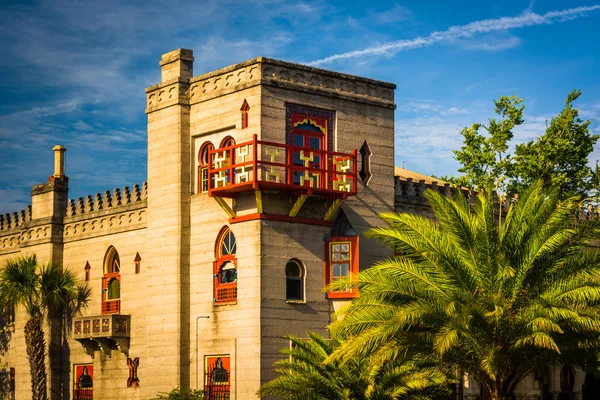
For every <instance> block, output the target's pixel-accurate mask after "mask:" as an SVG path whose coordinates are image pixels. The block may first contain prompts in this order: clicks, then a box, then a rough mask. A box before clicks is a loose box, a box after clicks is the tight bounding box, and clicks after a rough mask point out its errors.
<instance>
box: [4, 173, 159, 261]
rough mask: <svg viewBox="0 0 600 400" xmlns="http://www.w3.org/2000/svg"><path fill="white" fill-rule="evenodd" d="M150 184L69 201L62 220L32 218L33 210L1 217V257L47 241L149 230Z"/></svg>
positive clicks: (29, 207) (66, 240)
mask: <svg viewBox="0 0 600 400" xmlns="http://www.w3.org/2000/svg"><path fill="white" fill-rule="evenodd" d="M147 199H148V184H147V183H146V182H144V183H143V184H142V185H137V184H136V185H133V187H132V188H131V189H130V188H129V187H127V186H125V187H124V188H122V189H121V188H115V189H113V190H112V191H108V190H107V191H105V192H104V194H100V193H98V194H96V195H95V196H86V197H85V198H79V199H77V200H69V202H68V204H67V207H66V212H65V214H64V215H65V216H64V217H63V218H56V217H42V218H37V219H33V218H32V207H31V206H27V208H26V209H25V210H22V211H19V212H14V213H10V214H5V215H0V254H8V253H14V252H18V251H20V248H22V247H27V246H31V245H35V244H39V243H44V242H48V241H53V242H68V241H72V240H78V239H82V238H87V237H93V236H100V235H104V234H109V233H115V232H124V231H129V230H137V229H143V228H145V227H146V207H147Z"/></svg>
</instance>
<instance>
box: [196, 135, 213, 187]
mask: <svg viewBox="0 0 600 400" xmlns="http://www.w3.org/2000/svg"><path fill="white" fill-rule="evenodd" d="M213 148H214V147H213V145H212V143H211V142H205V143H204V144H203V145H202V147H200V152H199V153H198V193H206V192H208V182H209V180H208V165H209V164H210V159H209V156H208V152H209V151H211V150H213Z"/></svg>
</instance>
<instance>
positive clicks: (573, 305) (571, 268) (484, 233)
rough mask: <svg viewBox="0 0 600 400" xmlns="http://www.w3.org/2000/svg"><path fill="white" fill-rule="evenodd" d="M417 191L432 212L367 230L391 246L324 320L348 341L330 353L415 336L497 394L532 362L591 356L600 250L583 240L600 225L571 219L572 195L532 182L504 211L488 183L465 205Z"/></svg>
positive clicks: (340, 356)
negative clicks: (337, 311) (389, 254)
mask: <svg viewBox="0 0 600 400" xmlns="http://www.w3.org/2000/svg"><path fill="white" fill-rule="evenodd" d="M426 197H427V199H428V201H429V204H430V206H431V208H432V210H433V211H434V213H435V217H436V220H435V221H434V220H429V219H427V218H424V217H421V216H418V215H410V214H401V215H398V214H394V213H387V214H382V215H381V217H382V218H383V220H384V221H385V222H386V223H387V226H386V227H381V228H375V229H372V230H371V231H370V233H369V235H370V236H371V237H374V238H377V239H378V240H380V241H382V242H384V243H386V244H388V245H389V246H391V247H392V248H394V249H395V250H396V252H397V254H401V255H399V256H396V257H394V258H389V259H386V260H383V261H381V262H379V263H377V264H376V265H374V266H373V267H372V268H369V269H367V270H365V271H363V272H361V273H360V274H359V278H358V287H359V290H360V298H358V299H356V301H355V302H353V303H352V304H351V305H349V307H348V308H347V309H345V310H344V311H343V313H344V318H343V319H341V320H339V321H336V322H335V323H334V324H333V325H332V327H331V328H332V331H333V332H334V333H336V334H343V335H347V336H352V338H351V339H350V340H349V341H347V342H346V343H344V344H343V345H342V346H341V347H340V349H338V350H337V351H336V353H335V354H334V355H333V356H332V357H330V360H329V361H330V362H332V361H336V362H337V360H351V359H352V358H353V357H356V356H359V357H360V356H363V355H366V354H371V355H372V356H374V357H377V358H380V359H385V358H386V357H391V356H393V355H394V354H396V353H398V352H401V351H404V349H410V348H411V347H412V346H413V345H415V344H417V345H418V346H423V345H425V346H426V347H427V348H428V350H427V354H429V355H430V356H432V357H435V358H437V360H438V362H439V363H440V365H446V366H447V365H450V366H453V367H454V368H456V369H457V370H462V371H464V372H467V373H469V374H471V375H472V376H473V377H475V378H476V379H477V380H478V381H479V382H480V384H481V385H483V387H484V390H486V391H488V392H489V394H490V396H491V398H492V399H495V400H500V399H510V398H511V396H512V394H513V392H514V390H515V387H516V385H517V384H518V383H519V381H521V380H522V379H523V378H524V377H525V376H526V375H527V374H529V373H532V372H534V371H535V370H538V371H540V372H542V370H543V369H547V368H549V367H550V366H551V365H553V364H556V363H564V364H569V365H581V363H582V362H583V361H582V360H586V359H587V360H589V359H590V357H591V358H592V359H593V360H596V359H597V351H598V349H599V348H600V309H599V308H598V306H597V305H598V302H599V301H600V252H599V251H598V250H596V249H595V248H592V247H588V245H589V244H590V242H591V241H592V240H594V239H596V238H597V237H598V234H599V233H600V230H599V229H598V225H597V224H592V223H585V222H581V223H574V220H573V219H572V216H573V215H574V212H575V210H576V209H577V205H578V202H577V199H576V198H570V199H567V200H563V201H559V200H558V191H557V190H556V189H550V190H546V191H544V189H543V188H542V184H541V183H540V182H537V183H535V184H534V185H533V186H532V187H531V188H530V189H529V190H527V191H526V192H525V193H524V194H523V196H522V197H521V198H520V199H519V201H518V202H517V203H516V204H513V205H512V206H511V207H510V208H509V209H508V211H507V213H506V215H505V216H504V218H503V219H502V218H499V215H498V213H499V211H500V210H499V209H498V208H497V207H495V206H494V202H493V198H492V196H490V195H489V192H482V193H480V194H479V195H478V196H477V198H476V200H475V204H474V205H473V206H472V207H471V206H470V205H469V204H468V201H467V200H466V199H465V198H464V197H463V196H462V195H461V194H460V193H458V192H457V193H455V195H454V198H453V199H449V198H446V197H444V196H442V195H440V194H439V193H435V192H432V191H429V192H428V193H426Z"/></svg>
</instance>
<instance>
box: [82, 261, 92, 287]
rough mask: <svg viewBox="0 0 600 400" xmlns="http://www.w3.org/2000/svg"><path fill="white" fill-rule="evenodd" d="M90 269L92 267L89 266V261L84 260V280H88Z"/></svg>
mask: <svg viewBox="0 0 600 400" xmlns="http://www.w3.org/2000/svg"><path fill="white" fill-rule="evenodd" d="M91 269H92V267H90V263H89V262H87V261H86V263H85V268H84V271H85V281H86V282H87V281H89V280H90V270H91Z"/></svg>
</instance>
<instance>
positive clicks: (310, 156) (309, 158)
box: [300, 150, 319, 187]
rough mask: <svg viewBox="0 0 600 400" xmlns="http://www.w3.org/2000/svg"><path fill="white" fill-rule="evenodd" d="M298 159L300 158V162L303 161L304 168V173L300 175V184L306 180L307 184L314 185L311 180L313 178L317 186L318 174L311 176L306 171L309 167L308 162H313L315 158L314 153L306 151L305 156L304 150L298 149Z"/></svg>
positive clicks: (302, 184)
mask: <svg viewBox="0 0 600 400" xmlns="http://www.w3.org/2000/svg"><path fill="white" fill-rule="evenodd" d="M300 159H301V160H302V162H304V168H306V169H305V170H304V175H302V176H301V177H300V186H304V183H305V182H308V185H309V186H310V187H315V182H314V180H313V178H315V180H316V181H317V187H318V186H319V176H318V175H313V176H311V173H310V172H309V171H308V168H310V163H311V162H313V161H314V159H315V157H314V153H313V152H312V151H311V152H309V153H308V156H306V155H305V154H304V150H300Z"/></svg>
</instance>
